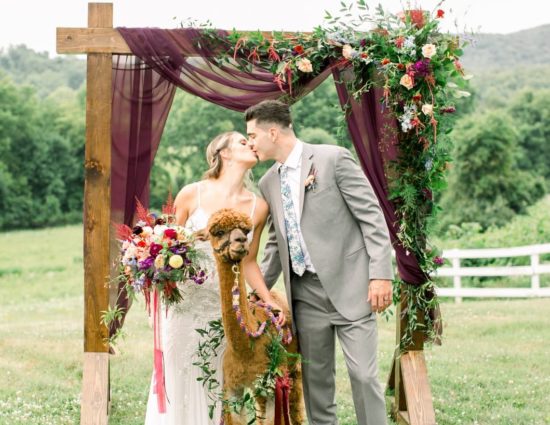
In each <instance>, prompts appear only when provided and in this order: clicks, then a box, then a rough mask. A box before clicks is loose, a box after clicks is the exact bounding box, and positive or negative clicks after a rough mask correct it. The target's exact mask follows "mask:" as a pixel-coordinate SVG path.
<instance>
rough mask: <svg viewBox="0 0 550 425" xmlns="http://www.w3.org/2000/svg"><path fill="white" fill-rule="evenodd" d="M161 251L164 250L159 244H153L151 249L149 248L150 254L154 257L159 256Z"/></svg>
mask: <svg viewBox="0 0 550 425" xmlns="http://www.w3.org/2000/svg"><path fill="white" fill-rule="evenodd" d="M161 249H162V245H160V244H158V243H152V244H151V247H150V248H149V253H150V254H151V255H152V256H157V255H158V253H159V252H160V250H161Z"/></svg>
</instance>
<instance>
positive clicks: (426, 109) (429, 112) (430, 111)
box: [422, 103, 434, 115]
mask: <svg viewBox="0 0 550 425" xmlns="http://www.w3.org/2000/svg"><path fill="white" fill-rule="evenodd" d="M422 112H423V113H424V114H425V115H432V114H433V113H434V107H433V105H431V104H430V103H425V104H424V105H422Z"/></svg>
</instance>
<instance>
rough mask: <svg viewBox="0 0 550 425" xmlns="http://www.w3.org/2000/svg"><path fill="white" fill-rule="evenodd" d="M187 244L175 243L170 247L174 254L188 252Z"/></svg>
mask: <svg viewBox="0 0 550 425" xmlns="http://www.w3.org/2000/svg"><path fill="white" fill-rule="evenodd" d="M187 249H188V248H187V246H186V245H174V246H173V247H172V248H170V251H172V252H173V253H174V254H179V255H182V254H185V253H186V252H187Z"/></svg>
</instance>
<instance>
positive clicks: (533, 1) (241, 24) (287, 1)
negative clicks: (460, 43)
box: [0, 0, 550, 55]
mask: <svg viewBox="0 0 550 425" xmlns="http://www.w3.org/2000/svg"><path fill="white" fill-rule="evenodd" d="M366 1H367V4H369V5H371V6H376V5H377V4H378V3H379V1H370V0H366ZM348 2H349V0H348ZM87 3H88V2H87V1H85V0H0V48H5V47H7V46H9V45H15V44H22V43H24V44H26V45H27V46H29V47H31V48H33V49H35V50H38V51H44V50H47V51H48V52H50V54H51V55H54V54H55V28H56V27H85V26H86V24H87ZM112 3H114V26H115V27H116V26H128V27H139V26H141V27H143V26H148V27H161V28H173V27H175V26H177V24H178V23H179V22H181V21H186V20H187V18H193V19H196V20H198V21H199V22H205V21H206V20H207V19H209V20H210V21H212V23H213V24H214V26H216V27H218V28H223V29H232V28H237V29H240V30H256V29H261V30H283V29H284V30H288V31H300V30H301V31H310V30H311V29H312V28H314V27H315V26H317V25H319V24H322V23H323V16H324V11H325V10H329V11H334V12H337V11H338V8H339V4H340V2H339V0H270V1H264V0H153V1H151V0H112ZM411 3H412V4H419V5H421V6H422V8H424V9H428V10H432V9H433V7H434V6H435V5H436V4H437V3H438V1H437V0H423V1H412V2H411ZM382 4H383V5H384V7H385V8H386V9H387V10H390V11H399V10H402V9H403V7H402V5H403V4H407V2H406V0H405V1H400V0H383V1H382ZM442 8H443V9H444V10H446V11H447V16H446V18H447V19H446V20H445V21H446V25H447V28H448V29H452V27H453V25H452V23H453V21H454V19H457V20H458V22H459V23H460V25H461V27H464V26H467V27H469V28H470V29H474V30H478V31H480V32H490V33H510V32H515V31H519V30H522V29H527V28H533V27H535V26H539V25H543V24H548V23H550V1H548V0H522V1H517V0H514V1H512V0H446V1H445V2H444V4H443V7H442ZM174 17H176V19H174Z"/></svg>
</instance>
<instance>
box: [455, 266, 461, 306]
mask: <svg viewBox="0 0 550 425" xmlns="http://www.w3.org/2000/svg"><path fill="white" fill-rule="evenodd" d="M453 287H454V290H455V292H456V293H457V294H458V293H460V290H461V289H462V281H461V280H460V258H458V256H457V257H453ZM461 302H462V297H459V296H458V295H457V296H455V303H456V304H460V303H461Z"/></svg>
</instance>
